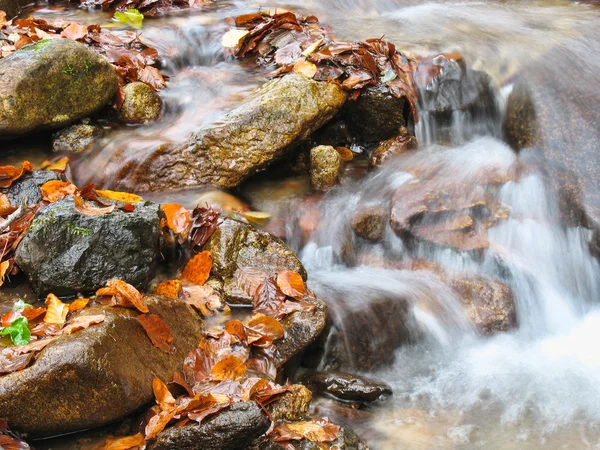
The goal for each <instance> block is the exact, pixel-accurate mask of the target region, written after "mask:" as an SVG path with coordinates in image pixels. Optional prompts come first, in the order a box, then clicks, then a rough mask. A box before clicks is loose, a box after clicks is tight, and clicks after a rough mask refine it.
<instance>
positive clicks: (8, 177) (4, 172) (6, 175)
mask: <svg viewBox="0 0 600 450" xmlns="http://www.w3.org/2000/svg"><path fill="white" fill-rule="evenodd" d="M32 170H33V167H32V166H31V163H30V162H29V161H23V163H22V164H21V167H20V168H18V167H15V166H0V188H8V187H10V186H11V185H12V184H13V182H14V181H16V180H18V179H19V178H21V177H22V176H23V174H24V173H26V172H31V171H32Z"/></svg>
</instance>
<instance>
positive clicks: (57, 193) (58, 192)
mask: <svg viewBox="0 0 600 450" xmlns="http://www.w3.org/2000/svg"><path fill="white" fill-rule="evenodd" d="M40 191H41V192H42V199H43V200H45V201H47V202H50V203H53V202H56V201H58V200H61V199H63V198H65V197H66V196H67V195H72V194H74V193H75V192H77V186H75V185H74V184H73V183H70V182H68V181H60V180H50V181H47V182H46V183H44V184H43V185H42V186H41V187H40Z"/></svg>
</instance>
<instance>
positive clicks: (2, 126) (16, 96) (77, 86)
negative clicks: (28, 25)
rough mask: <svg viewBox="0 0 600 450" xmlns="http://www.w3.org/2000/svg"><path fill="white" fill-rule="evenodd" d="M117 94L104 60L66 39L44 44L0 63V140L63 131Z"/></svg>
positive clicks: (112, 76) (27, 46) (25, 50)
mask: <svg viewBox="0 0 600 450" xmlns="http://www.w3.org/2000/svg"><path fill="white" fill-rule="evenodd" d="M116 91H117V74H116V72H115V71H114V69H113V68H112V66H111V65H110V64H109V63H108V61H106V59H104V58H102V57H101V56H99V55H97V54H96V53H94V52H92V51H91V50H88V49H87V48H86V47H85V46H84V45H82V44H80V43H78V42H75V41H72V40H70V39H46V40H42V41H39V42H37V43H35V44H32V45H26V46H25V47H23V48H22V49H20V50H17V51H16V52H14V53H13V54H11V55H9V56H7V57H6V58H3V59H0V136H12V135H22V134H25V133H29V132H31V131H36V130H41V129H55V128H61V127H64V126H66V125H69V124H71V123H73V122H75V121H76V120H78V119H81V118H82V117H87V116H89V115H90V114H92V113H94V112H96V111H98V110H100V109H101V108H102V107H104V106H105V105H106V104H108V103H109V102H110V101H111V99H112V98H113V96H114V94H115V92H116Z"/></svg>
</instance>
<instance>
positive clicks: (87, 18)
mask: <svg viewBox="0 0 600 450" xmlns="http://www.w3.org/2000/svg"><path fill="white" fill-rule="evenodd" d="M216 3H217V4H218V6H215V7H211V8H208V9H206V10H198V11H197V12H191V11H182V12H176V13H173V14H170V15H168V16H165V17H162V18H158V19H147V20H146V21H145V23H144V28H143V33H142V36H143V38H144V39H145V40H147V41H148V42H151V43H152V45H154V46H155V47H156V48H157V49H158V51H159V53H160V54H161V55H166V58H165V70H164V71H165V73H167V74H168V75H169V76H170V77H171V80H170V83H169V86H168V88H167V89H165V90H163V91H162V92H161V93H160V94H161V97H162V99H163V102H164V104H165V114H164V116H163V120H162V121H161V122H160V123H158V124H154V125H147V126H143V127H125V128H121V129H120V130H117V131H114V132H111V134H110V135H109V136H107V137H106V138H104V139H103V140H102V141H101V142H99V143H97V144H96V145H95V147H94V149H93V151H92V153H91V154H90V155H88V156H85V157H81V158H80V160H78V161H77V160H76V161H75V164H76V165H77V167H79V168H81V170H78V171H77V176H78V180H77V182H78V183H77V184H79V185H85V183H86V182H89V181H94V180H97V179H99V178H101V176H102V173H103V170H104V169H105V168H106V167H108V166H109V165H110V162H111V156H112V155H114V154H115V152H116V151H117V150H118V149H122V148H126V149H127V151H126V153H125V155H126V156H125V157H126V158H129V159H130V160H131V161H133V162H135V163H138V164H141V163H143V160H144V154H145V152H146V151H147V149H149V148H152V147H155V146H156V143H157V142H161V143H162V142H175V141H178V140H182V139H183V138H184V137H185V136H186V135H188V134H189V133H190V132H191V131H193V130H196V129H198V128H200V127H202V126H203V125H206V124H209V123H213V122H215V121H218V120H219V118H220V117H221V116H222V114H223V113H224V112H226V111H227V110H228V109H230V108H231V107H232V106H234V105H236V104H237V103H239V102H240V100H241V99H243V98H244V97H245V96H247V95H248V94H249V93H250V92H251V91H252V90H253V89H254V88H256V87H257V86H259V85H260V84H261V83H262V82H263V80H264V76H265V74H266V71H265V70H264V69H260V68H255V67H251V68H249V67H245V66H244V64H240V62H239V61H235V60H234V59H233V58H231V57H230V56H228V55H227V54H226V53H224V51H223V47H222V46H221V44H220V39H221V36H222V35H223V34H224V32H225V31H226V30H227V29H228V25H227V24H226V22H225V19H226V18H228V17H233V16H237V15H240V14H245V13H250V12H256V11H257V10H258V9H259V7H260V8H261V9H263V10H264V9H271V10H275V9H276V10H293V11H297V12H299V13H301V14H305V15H310V14H314V15H316V16H318V17H319V19H320V21H321V23H323V24H327V25H330V26H331V27H332V29H333V30H334V34H335V36H336V37H338V38H340V39H346V40H364V39H367V38H371V37H381V36H385V38H386V39H387V40H389V41H391V42H394V43H395V44H396V45H397V46H398V47H399V48H401V49H403V50H406V51H407V52H409V53H412V54H420V55H433V54H437V53H440V52H460V53H461V54H463V55H464V57H465V59H466V61H467V62H468V63H469V65H470V66H471V67H473V68H474V69H477V70H484V71H485V72H487V73H488V74H490V76H491V77H492V79H493V82H494V85H495V88H496V89H495V95H496V98H495V99H493V101H494V105H493V107H494V109H496V110H498V111H503V105H504V104H505V102H506V99H507V96H508V94H509V93H510V91H511V89H512V83H513V80H514V79H515V76H517V75H522V76H525V77H528V76H529V74H532V73H533V74H534V75H531V78H530V79H531V80H534V81H536V82H537V81H539V79H538V78H536V76H537V74H538V73H539V71H541V72H544V73H545V74H546V75H548V76H550V77H551V78H552V79H553V82H554V86H558V87H561V86H562V87H565V86H569V87H573V88H574V89H576V90H578V92H581V93H583V96H584V97H585V101H586V102H588V105H597V104H598V97H600V77H599V76H598V73H599V72H600V56H599V55H598V49H600V27H599V26H598V24H600V9H599V8H598V7H597V6H595V5H593V4H587V3H579V2H570V1H559V0H556V1H551V0H546V1H531V2H516V1H514V2H513V1H493V2H491V1H462V2H461V1H443V0H439V1H430V2H427V1H418V0H406V1H401V0H302V1H300V0H289V1H287V2H284V1H271V0H265V1H261V2H256V1H253V0H252V1H225V2H219V1H217V2H216ZM35 16H36V17H40V18H44V19H46V20H52V19H56V18H58V17H60V18H66V17H69V18H72V19H74V20H78V21H79V22H81V23H98V22H99V23H107V22H108V21H109V19H110V16H109V15H107V14H105V13H103V12H100V11H90V10H84V9H77V8H75V7H74V6H72V5H71V6H70V5H68V4H61V3H58V4H57V3H53V4H51V5H47V6H43V7H40V6H38V7H36V8H35ZM532 67H533V68H534V70H531V68H532ZM569 98H570V99H572V101H569V102H566V103H565V102H562V101H558V100H556V101H555V99H554V98H552V97H548V98H546V99H545V101H547V102H548V107H549V108H555V109H556V110H557V111H558V113H559V114H560V115H561V117H567V116H568V117H569V120H570V122H563V123H556V124H554V126H555V127H556V128H558V129H559V131H561V130H562V128H563V127H569V126H571V125H570V124H571V123H577V121H585V120H587V118H586V117H587V116H586V114H585V113H584V112H583V111H585V108H586V105H582V104H580V103H578V100H577V97H573V96H570V97H569ZM594 102H596V103H594ZM424 106H425V105H418V107H419V108H421V109H423V108H424ZM592 108H593V106H592ZM595 113H596V117H597V114H598V110H597V109H596V110H595ZM596 120H597V119H596ZM592 128H593V127H592ZM415 131H416V136H417V139H418V141H419V144H420V146H419V149H418V151H416V152H413V153H410V154H407V155H402V156H400V157H397V158H395V159H394V160H393V161H391V162H390V163H389V164H386V165H385V166H384V167H382V168H381V169H377V170H375V171H370V172H367V171H366V170H365V166H366V163H365V159H364V158H361V156H360V152H361V151H363V149H361V148H359V147H357V148H352V150H353V151H355V152H356V155H357V156H356V157H355V159H354V161H353V162H352V164H348V165H347V166H346V174H345V177H344V183H343V185H342V186H339V187H337V188H335V189H334V190H332V191H331V192H330V193H328V194H327V195H325V196H323V197H319V198H317V199H315V200H314V201H313V203H311V205H312V207H313V208H315V209H316V210H318V211H319V217H320V219H319V221H318V224H317V225H316V228H315V229H314V230H313V231H312V232H311V233H310V235H309V236H306V234H305V233H304V230H303V229H302V228H301V227H300V226H299V225H298V220H299V219H300V218H301V216H302V214H303V213H304V209H303V206H302V205H305V203H303V202H304V201H306V200H305V198H306V196H307V195H309V193H310V184H309V183H308V181H307V179H306V178H303V177H294V178H289V177H288V178H281V177H277V176H271V177H268V178H266V179H265V178H261V177H257V178H254V179H251V180H249V181H247V182H246V183H245V184H244V185H242V187H241V188H238V190H237V191H235V192H233V194H235V195H237V196H238V197H240V198H241V199H243V200H244V201H246V202H248V203H249V204H251V205H252V206H253V207H254V209H257V210H261V211H266V212H269V213H271V214H272V216H273V218H272V219H271V224H269V225H267V230H268V231H272V232H276V234H278V235H279V236H280V237H282V238H284V239H285V240H286V242H287V243H288V245H290V246H291V247H292V249H293V250H294V251H295V252H296V253H297V254H298V255H299V256H300V257H301V259H302V262H303V263H304V265H305V266H306V269H307V271H308V274H309V286H310V287H311V288H312V289H314V290H315V291H316V292H317V293H318V294H319V296H321V297H323V298H324V299H326V301H327V302H328V305H329V307H330V309H331V311H332V314H333V315H334V316H335V317H336V318H337V319H336V320H337V321H336V324H337V325H338V326H339V328H340V329H341V330H338V331H341V332H342V335H344V336H352V335H353V334H354V333H360V334H362V335H363V336H367V338H368V339H370V340H373V341H383V342H385V341H386V340H389V339H393V338H391V337H390V336H389V333H392V332H397V330H396V331H393V330H395V328H390V327H387V326H385V325H382V323H381V320H382V315H383V316H384V318H385V320H386V321H390V322H393V321H394V320H404V319H403V318H396V317H395V316H394V315H392V314H386V313H385V312H384V313H383V314H377V313H376V312H377V311H376V309H377V308H381V307H385V306H386V305H388V304H389V302H388V303H382V302H380V299H381V298H386V299H389V301H390V302H392V303H393V302H402V304H403V305H407V306H406V308H407V315H408V319H406V320H407V323H408V325H407V328H408V329H407V330H405V331H406V333H407V335H408V336H409V338H408V341H409V343H408V344H406V345H402V346H400V348H399V349H395V350H394V349H392V350H389V352H390V353H384V354H382V355H378V356H379V357H381V358H383V359H384V360H387V361H393V363H392V364H391V365H388V366H386V367H384V368H381V369H376V370H373V371H369V372H367V373H366V374H367V375H371V376H374V377H376V378H379V379H381V380H383V381H385V382H387V383H388V384H389V385H390V386H392V388H393V391H394V395H393V397H392V398H391V399H388V400H386V401H385V402H382V403H381V404H379V405H378V406H375V407H373V408H370V409H368V410H364V411H363V410H356V411H354V412H352V410H343V409H340V408H339V407H337V406H336V405H335V404H334V403H333V402H331V401H329V400H324V399H322V400H319V401H317V402H316V404H315V406H314V407H315V408H316V411H317V412H318V413H319V414H320V415H322V416H330V417H331V418H332V420H336V421H338V422H340V423H347V424H350V425H352V426H353V427H354V428H355V429H356V431H357V433H358V434H359V435H360V436H361V437H363V438H364V439H365V441H366V442H367V443H368V444H369V445H370V447H371V448H372V449H376V450H388V449H389V450H392V449H398V450H400V449H411V450H436V449H456V450H462V449H488V450H495V449H503V450H509V449H519V450H530V449H531V450H533V449H540V448H544V449H549V450H558V449H600V353H599V352H598V350H597V346H598V341H599V340H600V308H599V307H598V300H599V299H600V267H599V263H598V260H597V259H596V258H594V256H593V255H592V254H591V253H590V250H589V242H590V239H591V232H590V231H589V230H587V229H585V228H582V227H577V226H564V224H563V222H562V221H561V204H560V201H559V194H558V192H557V191H556V189H555V187H554V186H553V185H551V183H548V180H547V177H546V176H545V173H544V170H543V169H544V168H543V167H541V166H540V165H539V163H538V160H537V159H536V158H535V156H536V155H535V153H536V152H535V150H534V149H532V150H526V151H522V152H521V153H518V154H517V153H516V152H515V151H513V150H512V149H511V148H510V147H509V146H508V145H507V144H506V143H505V142H503V140H502V117H490V116H483V117H479V116H475V117H473V116H471V115H469V114H457V115H455V116H454V117H453V120H452V125H451V130H450V132H449V133H448V132H447V131H448V130H443V131H444V132H442V130H439V129H437V128H436V124H435V121H434V120H433V119H431V118H429V117H428V116H427V114H423V115H422V117H421V121H420V122H419V123H418V124H417V127H416V130H415ZM551 131H552V132H554V131H555V130H548V133H550V132H551ZM578 134H579V135H578V138H582V139H585V140H586V141H587V142H592V143H594V142H595V146H596V149H597V148H598V145H599V144H598V143H599V142H600V129H598V128H596V129H595V133H594V132H593V130H592V131H591V132H590V133H589V134H583V135H582V133H578ZM561 136H563V138H564V139H565V140H568V139H570V137H571V136H572V133H569V131H568V130H566V131H564V133H563V134H562V135H561ZM2 145H8V147H9V148H8V150H9V152H10V153H9V157H8V161H6V163H16V162H18V161H20V160H22V159H23V158H27V159H29V160H31V161H32V162H34V163H35V162H39V161H41V160H43V159H45V158H46V157H47V153H46V150H45V148H46V146H45V144H44V143H43V142H42V143H40V142H36V141H35V138H34V139H33V140H32V139H28V140H20V141H15V142H12V141H9V142H6V143H5V142H3V143H2ZM598 163H599V161H598V157H597V156H596V159H595V161H594V160H591V161H589V164H590V165H595V166H596V167H597V165H598ZM490 172H494V173H499V174H501V181H500V182H496V183H493V185H491V184H485V183H484V184H483V188H482V189H483V192H484V194H485V195H486V198H489V199H491V200H492V201H494V202H498V204H501V205H502V206H503V207H504V208H507V209H508V210H509V211H510V216H509V217H508V218H507V219H506V220H502V221H498V222H495V223H493V224H492V225H491V226H490V227H489V229H488V233H487V238H488V240H489V245H488V246H487V248H485V249H484V250H483V251H481V252H478V253H476V254H474V253H471V252H456V251H453V250H450V249H440V248H439V247H435V246H427V245H416V246H412V247H410V248H409V247H407V246H406V245H405V244H403V242H402V241H401V240H400V239H399V238H398V237H397V236H396V234H395V233H394V232H393V231H392V230H391V228H390V226H389V225H386V230H385V233H384V237H383V239H382V240H381V241H380V242H378V243H370V242H366V241H355V242H354V244H355V245H354V246H353V247H352V248H351V249H350V250H348V248H347V246H346V244H347V236H348V233H350V232H351V229H350V221H351V216H352V213H353V211H354V209H355V208H356V207H357V205H363V204H368V205H369V206H373V207H384V208H387V207H389V203H390V199H391V197H392V195H393V193H394V191H396V190H397V189H398V188H400V187H402V186H406V185H408V184H409V183H411V182H413V181H414V179H415V177H418V178H419V179H420V180H422V181H423V182H424V184H425V185H426V186H428V188H430V187H431V186H437V187H439V188H440V189H445V187H446V186H455V185H458V186H464V187H465V189H462V190H461V191H459V192H460V193H459V195H460V196H461V199H462V200H464V201H470V200H471V198H470V196H472V195H473V193H472V192H471V191H470V190H469V189H468V188H467V187H468V186H475V185H478V183H479V180H480V177H481V174H482V173H490ZM597 179H598V178H596V180H597ZM103 181H105V182H110V183H112V184H111V185H112V186H113V187H114V186H116V187H119V188H131V186H130V185H128V180H127V179H123V180H103ZM424 188H425V187H423V189H424ZM200 194H201V192H200V191H197V190H196V191H183V192H167V193H165V192H160V193H156V192H155V193H152V194H151V195H148V196H147V197H148V198H149V199H152V200H156V201H161V202H164V201H168V202H178V203H181V204H182V205H184V206H185V207H188V208H190V207H193V206H194V205H195V204H196V203H197V201H198V200H197V199H198V195H200ZM145 197H146V196H145ZM349 252H350V256H349V255H348V253H349ZM422 260H427V261H430V262H433V263H435V264H436V266H437V267H440V268H441V269H443V270H444V271H446V272H448V273H459V272H460V273H467V274H469V275H471V276H477V277H484V278H486V279H491V280H495V281H499V282H502V283H504V284H506V285H507V286H509V287H510V289H511V290H512V292H513V295H514V299H515V305H516V315H517V323H518V327H517V328H516V329H513V330H510V331H507V332H503V333H498V334H495V335H492V336H481V335H480V334H478V333H477V332H476V330H475V329H474V328H473V326H472V325H471V324H470V323H469V322H468V321H466V320H465V317H464V310H463V307H462V304H461V302H460V301H459V300H458V299H457V298H455V296H454V294H453V293H452V291H451V290H450V289H449V288H448V287H447V286H446V284H445V283H443V282H442V281H440V279H439V278H437V277H435V276H434V275H432V273H431V272H429V271H407V270H402V267H401V266H402V264H404V266H407V265H410V264H411V262H414V261H422ZM390 261H393V262H395V264H390V263H389V262H390ZM22 294H23V293H22V292H20V291H17V292H15V293H12V292H9V293H8V294H7V293H6V292H5V293H4V294H2V295H3V296H4V297H3V300H4V301H8V300H10V302H12V301H13V300H14V299H15V298H16V297H17V296H22ZM382 305H383V306H382ZM349 311H352V313H350V312H349ZM373 311H375V312H373ZM357 312H358V313H357ZM356 317H361V320H360V321H359V322H356V320H357V319H356ZM390 330H392V331H390ZM332 338H335V336H332ZM348 347H349V348H352V345H351V344H348ZM381 348H382V349H384V350H382V351H388V350H385V349H386V347H385V346H382V347H381ZM392 352H395V355H394V354H392ZM347 357H348V358H349V360H350V361H353V358H354V357H355V355H353V354H352V352H351V351H349V354H348V355H347ZM353 363H356V361H353ZM316 364H317V365H320V367H324V366H326V365H327V361H320V362H316ZM355 365H356V364H355ZM100 434H101V433H100ZM86 439H88V438H86ZM90 439H91V438H90ZM86 442H89V439H88V441H86ZM39 444H40V445H35V447H36V448H39V449H46V448H47V449H63V448H65V449H66V448H78V445H80V444H81V441H80V438H79V437H77V438H73V439H71V438H59V439H54V440H52V441H48V442H46V443H44V442H41V443H39Z"/></svg>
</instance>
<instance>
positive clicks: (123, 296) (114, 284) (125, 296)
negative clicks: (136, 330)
mask: <svg viewBox="0 0 600 450" xmlns="http://www.w3.org/2000/svg"><path fill="white" fill-rule="evenodd" d="M106 284H107V287H105V288H102V289H98V291H96V296H97V297H112V299H111V301H110V302H109V303H108V304H109V306H123V307H126V308H130V307H132V306H133V307H134V308H136V309H137V310H138V311H140V312H142V313H147V312H148V311H149V309H148V306H146V302H145V301H144V297H143V296H142V294H140V291H138V290H137V289H136V288H135V287H133V286H132V285H130V284H129V283H126V282H124V281H123V280H109V281H108V282H107V283H106Z"/></svg>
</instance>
